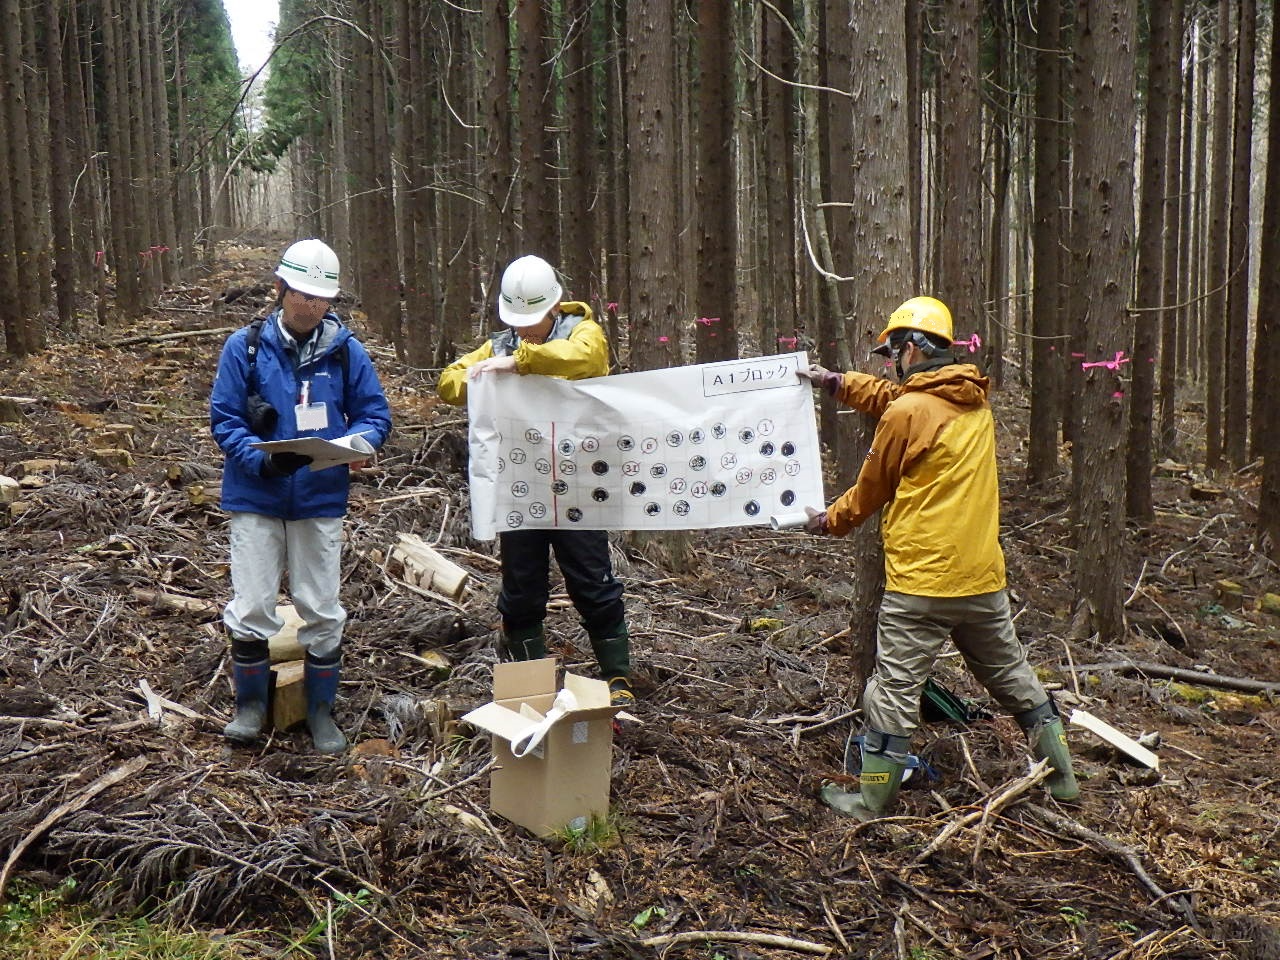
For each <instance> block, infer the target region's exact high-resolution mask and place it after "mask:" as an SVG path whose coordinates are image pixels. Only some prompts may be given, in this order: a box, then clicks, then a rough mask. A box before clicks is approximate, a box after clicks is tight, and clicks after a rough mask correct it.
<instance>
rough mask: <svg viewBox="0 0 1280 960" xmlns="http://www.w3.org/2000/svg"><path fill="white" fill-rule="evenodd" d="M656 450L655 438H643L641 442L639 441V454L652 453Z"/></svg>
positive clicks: (656, 442)
mask: <svg viewBox="0 0 1280 960" xmlns="http://www.w3.org/2000/svg"><path fill="white" fill-rule="evenodd" d="M657 449H658V439H657V437H645V438H644V439H643V440H641V441H640V452H641V453H653V451H655V450H657Z"/></svg>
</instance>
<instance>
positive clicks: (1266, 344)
mask: <svg viewBox="0 0 1280 960" xmlns="http://www.w3.org/2000/svg"><path fill="white" fill-rule="evenodd" d="M1270 53H1271V70H1270V81H1271V84H1270V89H1271V90H1272V95H1271V99H1270V102H1269V103H1268V104H1267V181H1266V183H1267V192H1266V199H1265V200H1264V203H1263V210H1262V249H1261V251H1260V253H1259V262H1260V265H1261V270H1260V272H1259V283H1258V301H1259V303H1263V304H1269V303H1272V304H1273V303H1280V96H1276V92H1277V91H1280V30H1277V29H1276V25H1275V23H1272V27H1271V50H1270ZM1277 331H1278V327H1277V323H1276V316H1275V311H1274V310H1267V309H1260V310H1259V311H1258V330H1257V340H1256V341H1255V343H1254V354H1253V363H1254V368H1253V371H1254V379H1253V423H1254V445H1255V451H1256V452H1258V453H1260V454H1261V455H1262V489H1261V490H1260V491H1259V495H1258V528H1257V546H1258V549H1259V550H1260V551H1261V552H1262V553H1263V555H1264V556H1267V557H1269V558H1270V559H1271V561H1272V562H1273V563H1280V445H1277V444H1276V442H1275V426H1274V425H1275V424H1277V423H1280V388H1277V386H1276V377H1277V376H1280V362H1277V360H1276V356H1275V354H1276V350H1277V349H1280V333H1278V332H1277Z"/></svg>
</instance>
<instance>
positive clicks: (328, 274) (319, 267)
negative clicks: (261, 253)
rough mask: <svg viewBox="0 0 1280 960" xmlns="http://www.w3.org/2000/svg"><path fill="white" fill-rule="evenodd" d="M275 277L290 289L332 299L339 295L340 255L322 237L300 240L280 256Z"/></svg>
mask: <svg viewBox="0 0 1280 960" xmlns="http://www.w3.org/2000/svg"><path fill="white" fill-rule="evenodd" d="M276 276H277V277H279V278H280V279H281V280H283V281H284V282H285V285H286V286H287V287H288V288H289V289H290V290H297V291H298V292H299V293H308V294H310V295H311V296H313V297H324V298H325V299H327V300H332V299H334V298H335V297H337V295H338V255H337V254H336V253H334V252H333V250H332V249H331V248H330V247H329V245H328V244H327V243H325V242H324V241H323V240H315V239H312V240H299V241H298V242H297V243H295V244H293V245H291V246H290V247H289V249H288V250H286V251H285V252H284V256H282V257H281V258H280V266H278V267H276Z"/></svg>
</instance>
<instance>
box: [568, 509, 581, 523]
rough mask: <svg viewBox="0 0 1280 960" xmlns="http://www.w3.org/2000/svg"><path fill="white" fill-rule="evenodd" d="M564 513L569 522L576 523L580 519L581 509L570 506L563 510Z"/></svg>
mask: <svg viewBox="0 0 1280 960" xmlns="http://www.w3.org/2000/svg"><path fill="white" fill-rule="evenodd" d="M564 515H565V516H566V517H568V518H569V522H570V523H577V522H578V521H579V520H581V519H582V511H581V510H579V509H578V508H577V507H570V508H569V509H568V510H566V511H565V512H564Z"/></svg>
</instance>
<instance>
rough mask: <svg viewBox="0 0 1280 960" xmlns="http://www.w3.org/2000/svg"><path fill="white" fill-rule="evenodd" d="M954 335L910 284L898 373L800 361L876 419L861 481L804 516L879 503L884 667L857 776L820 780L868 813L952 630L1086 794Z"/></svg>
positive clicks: (876, 805)
mask: <svg viewBox="0 0 1280 960" xmlns="http://www.w3.org/2000/svg"><path fill="white" fill-rule="evenodd" d="M952 336H953V331H952V321H951V312H950V311H949V310H948V309H947V306H946V304H944V303H942V302H941V301H940V300H936V299H934V298H933V297H913V298H912V299H910V300H908V301H906V302H905V303H903V304H902V306H900V307H899V308H898V309H897V310H895V311H894V312H893V314H892V315H891V316H890V317H889V322H888V323H887V325H886V326H885V328H884V330H883V331H882V332H881V334H880V337H879V343H880V346H879V347H877V348H876V349H875V351H874V352H875V353H878V354H881V355H883V356H886V357H888V358H890V359H891V360H892V361H893V363H894V366H895V368H896V371H897V374H898V380H899V382H898V383H896V384H895V383H891V382H890V381H888V380H885V379H882V378H880V377H876V376H873V375H871V374H865V373H858V372H848V373H843V374H841V373H834V372H831V371H828V370H826V369H824V368H823V367H821V366H817V365H814V366H812V367H810V368H809V369H808V370H807V371H801V372H800V376H801V377H802V378H805V379H808V380H810V381H811V382H812V383H813V384H814V385H815V386H820V387H822V388H823V389H825V390H826V391H827V392H828V393H829V394H831V395H832V396H834V397H835V398H836V399H837V400H839V401H840V402H841V403H843V404H846V405H848V406H850V407H853V408H855V409H857V410H861V411H862V412H863V413H867V414H870V415H871V416H873V417H878V418H879V422H878V423H877V425H876V430H875V435H874V437H873V438H872V441H871V449H870V450H869V451H868V452H867V457H866V460H865V461H864V462H863V464H862V468H861V470H860V471H859V473H858V479H857V482H856V483H855V484H854V485H853V486H852V487H851V488H849V489H848V490H846V491H845V492H844V493H843V494H841V496H839V497H838V498H837V499H836V500H835V502H834V503H832V504H831V505H830V506H828V507H827V509H826V510H824V511H817V510H813V509H810V518H809V523H808V525H807V529H808V530H809V531H810V532H812V533H817V534H826V535H830V536H844V535H845V534H847V533H848V532H849V531H851V530H853V529H854V528H855V527H857V526H859V525H860V524H861V523H862V522H863V521H864V520H866V519H867V518H868V517H870V516H871V515H872V514H874V513H875V512H876V511H877V510H880V509H882V508H883V509H884V514H883V517H882V518H881V531H882V536H883V538H884V562H885V592H884V597H883V599H882V600H881V604H880V613H879V617H878V620H877V633H878V635H877V649H876V669H875V673H874V675H873V676H872V677H871V679H870V680H869V681H868V682H867V687H866V690H865V691H864V694H863V701H862V709H863V719H864V724H865V728H864V731H863V742H862V769H861V772H860V775H859V787H860V789H859V790H858V791H857V792H849V791H845V790H842V789H840V788H839V787H838V786H836V785H835V784H827V785H825V786H824V787H823V790H822V799H823V800H824V801H825V802H826V803H827V804H828V805H829V806H831V807H832V808H833V809H835V810H836V811H837V812H839V813H842V814H845V815H848V816H853V817H856V818H858V819H860V820H864V821H865V820H871V819H875V818H876V817H879V816H882V815H884V814H885V812H886V811H888V809H889V808H890V807H891V806H892V805H893V802H894V800H895V799H896V797H897V793H898V787H899V785H900V784H901V783H902V775H903V771H904V770H905V767H906V763H907V759H908V756H909V749H908V748H909V746H910V742H911V736H912V734H914V733H915V731H916V728H917V727H918V726H919V725H920V696H921V692H922V690H923V688H924V684H925V681H926V680H927V679H928V676H929V671H930V668H931V667H932V666H933V663H934V661H935V660H936V659H937V656H938V654H939V653H940V652H941V650H942V646H943V644H945V643H946V641H947V639H948V637H950V638H951V639H952V640H953V641H954V642H955V645H956V647H957V648H958V649H959V651H960V653H961V655H962V656H963V657H964V660H965V663H966V664H967V665H968V667H969V669H970V670H971V671H972V672H973V674H974V676H975V677H977V679H978V680H979V681H980V682H981V683H982V685H983V686H984V687H986V688H987V690H988V691H989V692H990V693H991V695H992V696H993V697H994V698H995V699H996V701H997V702H998V703H999V704H1000V705H1001V706H1002V707H1003V708H1004V709H1006V710H1008V711H1009V712H1010V713H1012V714H1013V716H1014V718H1015V719H1016V720H1017V721H1018V723H1019V725H1020V726H1021V727H1022V729H1023V730H1024V731H1025V732H1026V733H1027V735H1028V738H1029V740H1030V745H1031V749H1032V753H1033V754H1034V755H1035V756H1036V757H1037V758H1042V757H1047V758H1048V760H1049V763H1050V765H1051V766H1052V768H1053V772H1052V773H1051V774H1050V776H1049V779H1048V781H1047V784H1048V787H1049V791H1050V793H1051V795H1052V796H1054V797H1055V798H1057V799H1059V800H1073V799H1075V798H1076V797H1077V796H1078V795H1079V787H1078V785H1077V783H1076V778H1075V773H1074V771H1073V770H1072V765H1071V755H1070V753H1069V752H1068V749H1067V743H1066V735H1065V733H1064V731H1063V727H1062V721H1061V720H1060V719H1059V717H1058V711H1057V707H1056V706H1055V704H1054V702H1053V700H1052V698H1050V696H1049V695H1048V693H1046V692H1045V689H1044V687H1043V686H1042V685H1041V683H1040V681H1039V679H1037V677H1036V675H1035V673H1034V672H1033V671H1032V670H1031V667H1030V666H1029V665H1028V664H1027V659H1026V653H1025V651H1024V650H1023V648H1022V644H1021V643H1020V642H1019V640H1018V637H1017V634H1016V633H1015V632H1014V628H1013V621H1012V618H1011V616H1010V612H1009V598H1008V594H1007V592H1006V590H1005V568H1004V553H1003V552H1002V550H1001V549H1000V539H999V536H1000V500H999V486H998V481H997V477H996V441H995V423H994V420H993V418H992V415H991V407H990V405H989V404H988V402H987V393H988V390H989V388H990V383H989V381H988V379H987V378H986V377H984V376H982V374H981V373H980V372H979V371H978V368H977V367H976V366H974V365H973V364H969V363H960V362H958V361H957V360H956V358H955V357H954V355H953V354H952V352H951V344H952Z"/></svg>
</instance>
